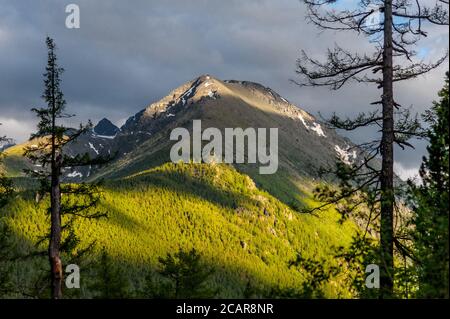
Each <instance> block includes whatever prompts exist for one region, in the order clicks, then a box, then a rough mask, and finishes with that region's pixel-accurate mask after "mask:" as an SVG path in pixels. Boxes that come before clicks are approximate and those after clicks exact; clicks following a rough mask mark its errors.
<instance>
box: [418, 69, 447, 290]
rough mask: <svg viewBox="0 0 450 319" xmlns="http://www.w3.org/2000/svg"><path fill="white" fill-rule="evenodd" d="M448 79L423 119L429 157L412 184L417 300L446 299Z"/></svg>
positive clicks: (425, 159) (424, 161)
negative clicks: (420, 298)
mask: <svg viewBox="0 0 450 319" xmlns="http://www.w3.org/2000/svg"><path fill="white" fill-rule="evenodd" d="M448 85H449V75H448V72H447V74H446V83H445V86H444V88H443V89H442V90H441V91H440V92H439V97H440V100H439V101H437V102H434V103H433V107H432V108H431V110H430V111H429V112H427V113H426V115H425V120H426V121H427V122H428V123H429V124H430V128H429V131H428V137H429V142H430V144H429V146H428V147H427V150H428V156H427V157H426V158H424V160H423V163H422V166H421V169H420V176H421V178H422V183H421V185H420V186H415V185H414V184H411V187H412V194H413V200H414V203H415V208H414V222H413V224H414V225H415V229H414V231H413V238H414V244H415V252H416V257H417V261H418V269H419V272H418V273H419V291H418V293H419V297H425V298H449V242H448V230H449V220H448V215H449V158H448V157H449V156H448V155H449V154H448V153H449V122H448V118H449V101H448V98H449V96H448V95H449V92H448Z"/></svg>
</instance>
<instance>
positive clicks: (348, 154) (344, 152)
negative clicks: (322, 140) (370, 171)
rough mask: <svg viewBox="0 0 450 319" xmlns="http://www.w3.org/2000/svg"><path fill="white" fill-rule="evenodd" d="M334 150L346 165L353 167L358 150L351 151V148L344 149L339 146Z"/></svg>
mask: <svg viewBox="0 0 450 319" xmlns="http://www.w3.org/2000/svg"><path fill="white" fill-rule="evenodd" d="M334 150H335V151H336V153H337V155H338V157H339V159H340V160H341V161H342V162H343V163H344V164H347V165H352V164H353V162H354V160H355V159H356V150H353V151H350V147H346V149H342V148H341V147H340V146H339V145H335V146H334Z"/></svg>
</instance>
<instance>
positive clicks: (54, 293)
mask: <svg viewBox="0 0 450 319" xmlns="http://www.w3.org/2000/svg"><path fill="white" fill-rule="evenodd" d="M46 44H47V50H48V58H47V67H46V69H45V70H46V72H45V73H44V86H45V90H44V94H43V95H42V98H43V99H44V101H45V102H46V104H47V105H46V107H43V108H33V109H32V111H33V112H35V113H36V115H37V117H38V118H39V120H40V121H39V123H38V131H37V132H36V133H35V134H32V136H31V138H30V139H31V140H34V141H36V142H35V143H33V145H32V146H30V147H27V148H26V149H25V155H26V156H27V157H28V158H29V159H30V160H31V161H32V162H34V163H39V164H40V166H41V169H39V170H28V171H27V172H28V174H29V175H30V176H31V177H33V178H37V179H39V180H40V182H41V189H40V193H41V195H44V194H48V193H49V194H50V207H49V214H50V233H49V235H48V238H47V239H48V242H49V244H48V259H49V263H50V278H51V297H52V298H53V299H59V298H62V283H63V262H62V259H61V253H62V252H66V253H71V252H73V251H74V250H75V246H76V244H77V243H78V242H79V241H78V239H77V238H76V235H75V232H74V231H73V228H72V225H73V222H74V220H75V219H76V218H79V217H81V218H99V217H102V216H105V215H106V214H105V213H103V212H99V211H96V210H95V207H96V206H97V204H98V202H99V200H100V195H101V192H100V189H99V185H98V184H87V183H81V184H77V185H75V184H64V183H63V182H62V174H63V172H64V170H65V169H68V168H72V169H73V168H75V167H80V166H88V165H99V164H102V163H105V162H107V161H108V160H109V159H108V158H104V157H98V158H95V159H90V158H89V155H88V154H79V155H77V156H75V157H72V156H68V155H65V154H64V146H65V145H67V144H68V143H71V142H73V141H75V140H76V139H77V138H78V137H79V136H80V135H82V134H84V133H86V132H87V131H89V130H90V129H91V127H92V125H91V123H90V122H89V123H88V125H86V126H83V125H80V127H79V129H76V130H75V129H68V128H67V127H65V126H64V125H62V124H61V123H60V121H61V120H62V119H67V118H70V117H73V116H74V115H70V114H67V113H65V109H66V101H65V99H64V95H63V92H62V90H61V74H62V73H63V72H64V69H63V68H61V67H59V65H58V59H57V56H56V52H55V50H56V46H55V43H54V41H53V39H51V38H50V37H47V38H46ZM62 194H65V196H64V199H63V200H62V196H61V195H62ZM63 217H65V219H64V220H63ZM63 232H66V233H67V235H66V236H65V239H64V240H63ZM71 257H72V258H75V259H76V258H77V257H79V256H77V255H74V256H71Z"/></svg>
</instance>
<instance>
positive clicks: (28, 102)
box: [0, 0, 448, 176]
mask: <svg viewBox="0 0 450 319" xmlns="http://www.w3.org/2000/svg"><path fill="white" fill-rule="evenodd" d="M354 1H355V0H343V2H344V3H350V2H354ZM427 1H428V0H427ZM429 1H432V0H429ZM70 3H75V4H78V5H79V7H80V11H81V28H80V29H67V28H66V27H65V20H66V16H67V14H66V13H65V8H66V6H67V5H68V4H70ZM304 17H305V7H304V6H303V4H301V2H300V1H299V0H277V1H274V0H246V1H242V0H227V1H223V0H164V1H163V0H133V1H119V0H95V1H94V0H77V1H75V0H72V1H61V0H39V1H35V0H0V57H1V59H0V123H3V125H2V126H0V135H5V134H7V135H8V136H10V137H13V138H15V139H16V140H17V141H18V142H20V141H23V140H25V139H26V138H27V137H28V136H29V134H30V132H31V131H32V130H33V129H34V127H35V124H36V120H35V119H34V118H33V115H32V113H31V112H30V111H29V110H30V108H31V107H35V106H41V105H42V101H41V99H40V96H41V94H42V73H43V71H44V67H45V63H46V48H45V42H44V39H45V37H46V35H50V36H52V37H53V38H54V39H55V41H56V43H57V45H58V47H59V51H58V54H59V57H60V63H61V64H62V66H63V67H64V68H65V69H66V73H65V74H64V77H63V90H64V93H65V96H66V99H67V101H68V108H69V111H70V112H72V113H76V114H77V115H78V118H77V119H78V120H80V121H86V120H87V119H92V120H93V121H94V122H95V121H98V120H100V119H101V118H103V117H107V118H109V119H111V120H112V121H113V122H115V123H116V124H122V123H123V122H124V120H125V119H126V118H127V117H129V116H130V115H132V114H134V113H136V112H137V111H139V110H141V109H143V108H144V107H145V106H146V105H148V104H150V103H151V102H153V101H155V100H158V99H160V98H161V97H163V96H165V95H166V94H167V93H168V92H169V91H170V90H171V89H173V88H175V87H177V86H179V85H180V84H182V83H184V82H186V81H189V80H191V79H193V78H195V77H196V76H199V75H201V74H206V73H207V74H211V75H213V76H215V77H217V78H220V79H237V80H249V81H255V82H259V83H261V84H264V85H266V86H269V87H271V88H272V89H274V90H275V91H277V92H278V93H280V94H281V95H282V96H284V97H285V98H287V99H289V100H290V101H291V102H293V103H294V104H296V105H298V106H299V107H302V108H304V109H305V110H307V111H309V112H311V113H313V114H315V115H316V114H317V113H318V112H321V113H323V114H325V115H326V114H330V113H331V112H332V111H337V112H338V113H339V114H341V115H349V116H351V115H353V114H355V113H358V112H361V111H367V110H370V109H371V108H373V106H370V105H369V103H370V102H372V101H374V100H377V99H378V96H379V94H380V92H379V91H377V90H376V89H375V88H373V87H371V86H365V85H351V86H348V87H346V88H344V89H342V90H340V91H330V90H328V89H318V88H299V87H297V86H295V85H294V84H292V83H291V82H290V81H289V80H290V79H295V77H296V75H295V72H294V71H295V61H296V58H297V57H298V56H299V52H300V50H301V49H305V50H306V51H307V52H308V53H310V54H312V55H313V56H316V57H320V56H321V55H322V54H323V53H324V52H325V49H326V48H327V47H328V46H333V45H334V43H338V44H339V45H341V46H343V47H345V48H348V49H354V50H359V51H367V52H370V48H371V44H370V43H368V42H367V40H366V39H364V38H363V37H359V36H357V35H355V34H348V33H334V32H322V33H320V32H319V31H318V30H317V29H315V28H314V26H312V25H310V24H307V23H306V22H305V19H304ZM428 31H429V36H428V37H427V39H425V40H424V41H423V42H421V44H420V46H419V47H418V48H417V50H418V51H419V52H420V53H421V55H422V57H423V58H424V59H425V60H430V59H433V58H436V57H438V56H440V55H442V54H443V53H444V52H445V50H446V49H447V48H448V28H447V27H430V28H428ZM447 63H448V62H447ZM447 63H446V64H447ZM446 69H447V66H446V65H444V66H442V67H441V68H439V69H437V70H435V71H433V72H431V73H429V74H428V75H426V76H422V77H420V78H418V79H416V80H414V81H411V82H409V83H403V84H401V85H398V86H397V87H396V94H397V100H398V102H400V103H401V104H402V105H405V106H412V107H413V109H414V110H415V111H417V112H421V111H423V110H424V109H426V108H427V107H429V106H430V103H431V101H432V100H433V99H435V97H436V91H437V90H438V89H439V88H440V87H441V86H442V84H443V77H444V74H445V71H446ZM370 134H371V133H370V132H364V133H362V134H361V133H359V134H357V135H354V136H353V138H354V139H355V140H356V141H363V140H364V139H366V138H370V136H368V135H370ZM424 148H425V145H424V144H423V143H419V144H418V145H417V149H416V150H413V151H408V152H397V155H396V162H397V167H398V169H399V170H401V172H400V173H402V174H403V175H404V176H406V175H408V174H411V173H413V172H414V171H415V169H416V168H417V166H418V165H419V163H420V159H421V156H422V155H423V154H424Z"/></svg>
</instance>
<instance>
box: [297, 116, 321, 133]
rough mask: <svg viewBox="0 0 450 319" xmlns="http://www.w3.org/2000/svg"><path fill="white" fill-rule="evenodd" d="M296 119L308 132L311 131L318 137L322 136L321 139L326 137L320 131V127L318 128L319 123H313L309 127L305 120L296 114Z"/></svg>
mask: <svg viewBox="0 0 450 319" xmlns="http://www.w3.org/2000/svg"><path fill="white" fill-rule="evenodd" d="M298 118H299V120H300V121H301V122H302V123H303V126H304V127H305V128H306V129H307V130H308V131H309V130H311V131H313V132H315V133H316V134H317V135H318V136H322V137H327V136H326V135H325V133H324V131H323V129H322V126H320V124H319V123H316V122H313V123H312V125H311V126H309V125H308V124H307V123H306V121H305V118H304V117H303V116H302V115H301V114H298Z"/></svg>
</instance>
